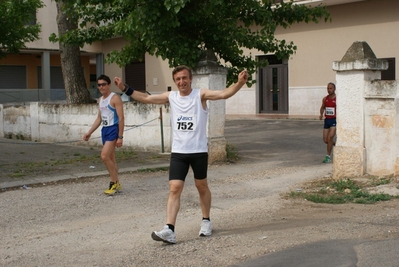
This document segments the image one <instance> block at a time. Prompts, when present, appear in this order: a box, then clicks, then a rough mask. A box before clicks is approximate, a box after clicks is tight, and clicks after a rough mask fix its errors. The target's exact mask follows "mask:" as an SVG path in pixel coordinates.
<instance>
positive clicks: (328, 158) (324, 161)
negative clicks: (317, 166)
mask: <svg viewBox="0 0 399 267" xmlns="http://www.w3.org/2000/svg"><path fill="white" fill-rule="evenodd" d="M329 162H331V158H330V157H329V156H326V157H325V158H324V160H323V163H329Z"/></svg>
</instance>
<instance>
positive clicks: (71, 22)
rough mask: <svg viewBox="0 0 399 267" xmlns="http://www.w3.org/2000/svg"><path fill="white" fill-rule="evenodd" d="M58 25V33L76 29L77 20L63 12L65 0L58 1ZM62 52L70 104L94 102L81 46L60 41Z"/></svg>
mask: <svg viewBox="0 0 399 267" xmlns="http://www.w3.org/2000/svg"><path fill="white" fill-rule="evenodd" d="M56 3H57V25H58V35H59V36H61V35H63V34H65V33H66V32H68V31H70V30H73V29H76V28H77V23H76V20H75V19H74V18H73V17H72V16H70V17H68V16H67V15H66V14H65V13H64V12H63V7H64V1H62V0H58V1H57V2H56ZM59 46H60V53H61V55H60V56H61V68H62V76H63V78H64V85H65V93H66V101H67V103H68V104H86V103H93V102H95V100H94V99H93V97H92V96H91V94H90V92H89V90H88V89H87V86H86V81H85V77H84V73H83V67H82V64H81V61H80V48H79V46H78V45H70V44H63V43H61V42H60V43H59Z"/></svg>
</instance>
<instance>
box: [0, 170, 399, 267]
mask: <svg viewBox="0 0 399 267" xmlns="http://www.w3.org/2000/svg"><path fill="white" fill-rule="evenodd" d="M330 172H331V165H322V167H309V168H303V167H292V168H279V169H277V168H271V167H270V166H266V165H265V164H260V163H255V164H252V165H251V164H245V165H241V164H233V165H219V166H211V167H210V170H209V177H210V178H209V179H210V184H211V190H212V194H213V203H212V214H211V218H212V222H213V224H214V234H213V235H212V236H211V237H205V238H202V237H201V238H200V237H198V231H199V225H200V219H201V217H200V216H201V214H200V208H199V205H198V197H197V193H196V189H195V187H194V185H193V181H192V178H191V176H189V178H188V180H187V184H186V187H185V190H184V192H183V195H182V205H181V209H180V213H179V216H178V222H177V225H176V232H177V241H178V243H177V244H176V245H166V244H163V243H161V242H155V241H153V240H152V239H151V237H150V234H151V232H152V231H154V230H159V229H161V228H162V226H163V224H164V220H165V200H166V197H167V193H168V188H167V182H166V179H167V178H166V177H167V173H165V172H158V173H140V174H137V173H134V174H124V175H122V177H121V179H122V180H123V181H125V182H124V184H123V185H124V190H123V193H120V194H118V195H116V196H113V197H107V196H105V195H103V194H102V193H101V192H102V190H103V188H102V187H103V186H104V179H107V178H106V177H100V178H95V179H94V178H93V179H83V180H81V181H80V182H77V183H61V184H56V185H51V186H46V187H38V188H32V189H29V190H16V191H7V192H4V193H1V194H0V203H1V207H0V211H1V214H2V216H1V219H0V229H1V236H2V238H1V240H2V242H1V243H0V255H1V256H0V257H1V258H0V265H2V266H18V267H22V266H229V265H234V264H238V263H240V262H244V261H245V260H247V259H251V258H254V257H257V256H260V255H264V254H267V253H271V252H274V251H279V250H282V249H284V248H289V247H292V246H294V245H298V244H303V243H306V242H313V241H318V240H327V239H341V238H359V239H364V238H371V239H383V238H389V237H398V236H399V226H398V225H397V218H398V216H399V209H398V208H399V201H398V200H393V201H390V202H385V203H381V204H377V205H368V206H365V205H356V207H354V205H318V204H312V203H308V202H306V201H298V200H287V199H284V198H283V195H284V194H285V193H287V192H289V191H290V190H295V188H297V187H298V186H300V183H301V182H303V181H305V180H309V179H315V178H320V177H326V176H328V175H329V174H330Z"/></svg>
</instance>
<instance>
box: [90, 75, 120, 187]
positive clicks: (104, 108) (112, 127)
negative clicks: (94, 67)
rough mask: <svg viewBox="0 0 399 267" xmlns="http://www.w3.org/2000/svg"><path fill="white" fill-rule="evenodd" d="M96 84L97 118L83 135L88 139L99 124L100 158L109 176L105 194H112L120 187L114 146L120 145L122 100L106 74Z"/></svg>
mask: <svg viewBox="0 0 399 267" xmlns="http://www.w3.org/2000/svg"><path fill="white" fill-rule="evenodd" d="M97 86H98V90H99V91H100V93H101V95H102V97H100V99H99V100H98V105H99V110H98V114H97V118H96V120H95V121H94V123H93V125H92V126H91V128H90V130H89V131H88V132H87V133H86V134H85V135H84V136H83V140H85V141H88V140H89V139H90V137H91V135H92V133H93V132H94V131H95V130H97V128H98V127H100V125H102V126H103V127H102V129H101V138H102V144H103V149H102V150H101V159H102V161H103V162H104V164H105V166H106V167H107V170H108V172H109V176H110V180H111V181H110V183H109V187H108V189H107V190H105V191H104V193H105V194H107V195H113V194H115V193H116V192H117V191H119V190H121V189H122V186H121V185H120V183H119V178H118V165H117V163H116V155H115V147H121V146H122V140H123V130H124V124H125V119H124V115H123V102H122V99H121V98H120V96H119V95H117V94H115V93H113V92H111V79H110V78H109V77H108V76H106V75H101V76H99V77H98V78H97Z"/></svg>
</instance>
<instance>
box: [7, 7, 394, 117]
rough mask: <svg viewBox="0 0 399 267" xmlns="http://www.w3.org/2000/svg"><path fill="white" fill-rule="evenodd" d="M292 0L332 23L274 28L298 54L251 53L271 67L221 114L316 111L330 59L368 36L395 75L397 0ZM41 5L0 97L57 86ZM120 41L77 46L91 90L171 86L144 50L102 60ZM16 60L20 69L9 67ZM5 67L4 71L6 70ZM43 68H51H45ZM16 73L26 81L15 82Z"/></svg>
mask: <svg viewBox="0 0 399 267" xmlns="http://www.w3.org/2000/svg"><path fill="white" fill-rule="evenodd" d="M296 2H298V4H309V5H317V4H321V3H322V4H326V5H327V6H328V10H329V12H330V14H331V18H332V21H331V22H324V21H323V22H320V23H318V24H314V23H309V24H306V23H300V24H295V25H292V26H291V27H290V28H288V29H278V30H277V32H276V37H277V38H278V39H285V40H287V41H293V42H294V43H295V45H296V46H297V51H296V53H295V54H294V55H292V56H291V57H290V58H288V59H283V60H279V59H276V58H275V57H274V56H273V55H264V54H262V53H258V52H257V51H248V53H249V52H251V53H252V55H254V56H256V57H258V58H259V59H260V60H263V59H267V60H269V63H270V65H269V66H267V67H266V68H262V69H259V70H258V71H257V73H256V74H254V77H253V78H254V79H256V80H257V83H256V84H255V85H254V86H252V87H251V88H243V89H242V90H241V91H240V92H238V93H237V94H236V95H235V96H234V97H232V98H230V99H228V100H227V101H226V114H241V115H254V114H282V115H290V116H297V117H316V116H318V114H319V108H320V105H321V99H322V98H323V97H324V96H325V95H326V85H327V83H328V82H335V74H336V73H335V72H334V71H333V69H332V63H333V62H334V61H337V60H341V57H342V55H344V54H345V52H346V50H347V49H348V48H349V46H350V45H351V44H352V43H353V42H355V41H365V42H367V43H368V44H369V45H370V46H371V47H372V48H373V51H374V52H375V54H376V56H377V57H378V58H381V59H388V61H389V69H388V70H387V71H385V72H383V73H382V79H394V80H395V79H396V77H397V76H398V74H399V72H398V70H397V68H396V59H397V58H399V49H398V48H399V45H398V44H399V35H398V34H397V33H396V32H397V31H396V30H397V29H398V28H399V16H398V15H397V14H398V10H399V1H397V0H367V1H365V0H307V1H296ZM44 3H45V5H46V7H45V8H43V9H41V10H40V11H39V12H38V14H37V21H38V22H40V23H41V24H42V38H41V39H40V40H38V41H36V42H32V43H30V44H27V46H28V49H26V50H24V51H21V53H20V54H19V55H9V56H8V57H7V58H5V59H2V60H0V63H1V66H0V77H1V78H2V79H4V77H8V78H9V81H7V82H6V83H3V85H0V95H1V92H2V90H7V89H9V90H11V89H12V90H14V89H18V88H19V89H23V90H27V89H39V90H40V89H42V88H43V84H44V85H45V84H46V83H44V82H43V80H45V79H48V76H51V77H56V78H50V88H51V89H53V88H55V87H56V86H55V84H57V86H58V87H61V85H59V78H57V77H59V74H60V71H61V69H60V62H59V52H58V44H53V43H51V42H49V41H48V36H49V35H50V34H51V33H53V32H54V33H57V32H58V31H57V25H56V8H55V2H54V1H51V0H44ZM123 43H124V41H123V40H122V39H112V40H107V41H104V42H98V43H95V44H93V45H91V46H85V47H84V48H83V49H82V53H81V58H82V66H83V69H84V73H85V77H86V83H87V85H88V88H90V89H93V90H95V78H96V77H97V76H98V75H100V74H102V73H104V74H106V75H108V76H110V77H114V76H120V77H123V78H124V79H125V80H126V81H127V82H128V83H129V84H131V85H133V86H134V87H135V88H138V89H143V90H144V89H145V90H147V91H148V92H150V93H152V94H156V93H161V92H164V91H166V90H170V89H172V90H174V83H173V80H172V77H171V69H170V68H169V65H168V62H166V61H163V60H162V59H160V58H156V57H153V56H150V55H148V54H146V55H144V56H143V61H141V62H138V61H135V62H132V64H131V65H129V66H126V67H125V68H119V67H118V66H117V65H115V64H104V63H103V62H104V57H105V55H107V54H108V53H109V52H111V51H112V50H115V49H120V48H121V47H122V46H123ZM16 66H18V70H17V71H14V70H15V69H17V68H15V67H16ZM42 66H44V67H43V68H42ZM45 66H47V67H48V66H49V67H50V68H45ZM13 67H14V68H13ZM7 68H8V70H7V71H6V72H5V71H4V69H7ZM24 68H25V70H24V71H23V70H22V69H24ZM41 69H44V70H46V69H50V71H49V72H48V73H46V72H45V71H41ZM10 73H11V76H10ZM16 75H19V76H16ZM23 75H24V76H23ZM57 75H58V76H57ZM16 77H18V78H17V79H18V80H19V81H22V80H23V81H24V82H25V83H24V84H17V85H16V84H15V78H16ZM61 77H62V76H61ZM10 85H11V86H10ZM7 86H9V87H10V88H8V87H7ZM23 86H25V87H23ZM15 87H17V88H15ZM58 87H57V88H58ZM50 88H49V89H50ZM115 90H116V88H115ZM337 93H339V88H337ZM0 99H1V97H0Z"/></svg>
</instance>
